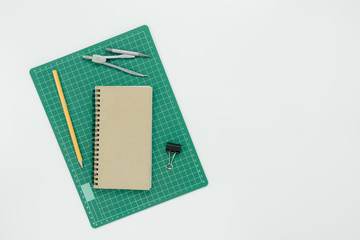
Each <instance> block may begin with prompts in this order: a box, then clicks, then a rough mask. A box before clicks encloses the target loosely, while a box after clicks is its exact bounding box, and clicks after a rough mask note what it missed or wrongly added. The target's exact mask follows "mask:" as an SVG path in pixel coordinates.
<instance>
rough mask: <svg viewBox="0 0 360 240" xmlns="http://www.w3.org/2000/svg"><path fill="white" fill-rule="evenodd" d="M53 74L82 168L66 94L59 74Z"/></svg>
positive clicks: (54, 72) (55, 72) (54, 71)
mask: <svg viewBox="0 0 360 240" xmlns="http://www.w3.org/2000/svg"><path fill="white" fill-rule="evenodd" d="M52 73H53V75H54V79H55V84H56V88H57V90H58V93H59V97H60V101H61V105H62V108H63V110H64V114H65V119H66V123H67V125H68V128H69V132H70V136H71V140H72V142H73V144H74V149H75V153H76V157H77V159H78V162H79V163H80V166H81V167H83V163H82V157H81V153H80V149H79V145H78V142H77V140H76V136H75V132H74V127H73V125H72V123H71V118H70V114H69V110H68V108H67V105H66V102H65V97H64V93H63V91H62V88H61V85H60V80H59V76H58V73H57V71H56V70H53V71H52Z"/></svg>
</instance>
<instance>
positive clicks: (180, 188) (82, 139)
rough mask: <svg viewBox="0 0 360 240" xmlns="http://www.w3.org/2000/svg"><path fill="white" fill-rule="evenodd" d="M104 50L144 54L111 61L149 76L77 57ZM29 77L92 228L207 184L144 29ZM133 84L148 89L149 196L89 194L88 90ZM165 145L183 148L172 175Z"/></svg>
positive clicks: (116, 192) (110, 192) (56, 62)
mask: <svg viewBox="0 0 360 240" xmlns="http://www.w3.org/2000/svg"><path fill="white" fill-rule="evenodd" d="M107 47H109V48H119V49H126V50H132V51H137V52H142V53H145V54H149V55H150V56H151V57H150V58H135V59H116V60H115V59H114V60H111V63H113V64H115V65H119V66H122V67H125V68H127V69H131V70H134V71H136V72H139V73H143V74H147V75H149V77H145V78H141V77H136V76H131V75H129V74H126V73H123V72H121V71H119V70H116V69H113V68H110V67H107V66H103V65H99V64H95V63H92V62H91V61H88V60H85V59H83V58H82V56H83V55H92V54H99V55H111V54H107V53H106V51H105V48H107ZM54 69H56V70H58V73H59V77H60V82H61V85H62V88H63V91H64V95H65V99H66V102H67V105H68V108H69V112H70V116H71V119H72V122H73V125H74V129H75V133H76V136H77V140H78V142H79V146H80V151H81V154H82V156H83V159H84V160H83V162H84V168H83V169H81V168H80V166H79V164H78V162H77V159H76V155H75V151H74V147H73V144H72V141H71V138H70V134H69V130H68V127H67V124H66V120H65V117H64V113H63V110H62V107H61V103H60V100H59V95H58V93H57V90H56V86H55V82H54V78H53V75H52V70H54ZM30 75H31V77H32V79H33V81H34V84H35V87H36V89H37V92H38V94H39V96H40V99H41V102H42V104H43V106H44V108H45V111H46V114H47V116H48V118H49V121H50V123H51V126H52V129H53V131H54V133H55V136H56V139H57V141H58V143H59V145H60V148H61V151H62V153H63V155H64V158H65V161H66V164H67V166H68V168H69V171H70V173H71V176H72V178H73V180H74V183H75V186H76V189H77V191H78V193H79V195H80V198H81V201H82V203H83V205H84V208H85V211H86V213H87V216H88V218H89V221H90V223H91V226H92V227H94V228H96V227H99V226H102V225H104V224H107V223H109V222H112V221H115V220H117V219H120V218H123V217H125V216H128V215H130V214H133V213H135V212H139V211H141V210H144V209H146V208H149V207H151V206H154V205H157V204H159V203H162V202H165V201H168V200H170V199H172V198H175V197H178V196H180V195H183V194H185V193H188V192H191V191H193V190H196V189H199V188H201V187H204V186H206V185H207V183H208V182H207V179H206V176H205V173H204V171H203V169H202V166H201V163H200V161H199V158H198V156H197V153H196V150H195V148H194V145H193V143H192V141H191V138H190V135H189V132H188V130H187V127H186V125H185V122H184V119H183V117H182V115H181V112H180V109H179V106H178V104H177V102H176V99H175V96H174V93H173V91H172V89H171V86H170V83H169V80H168V78H167V76H166V73H165V70H164V68H163V66H162V63H161V60H160V57H159V55H158V53H157V51H156V48H155V44H154V42H153V39H152V37H151V34H150V31H149V29H148V27H147V26H141V27H139V28H136V29H134V30H132V31H129V32H126V33H124V34H121V35H119V36H116V37H113V38H111V39H108V40H106V41H103V42H100V43H98V44H95V45H93V46H91V47H88V48H85V49H83V50H80V51H78V52H75V53H72V54H70V55H67V56H65V57H62V58H59V59H57V60H54V61H52V62H49V63H46V64H44V65H41V66H39V67H36V68H33V69H31V70H30ZM136 85H147V86H152V87H153V130H152V131H153V138H152V145H153V153H152V161H153V165H152V188H151V190H149V191H136V190H109V189H94V188H93V184H92V179H93V165H92V163H93V157H92V154H93V150H92V143H93V142H92V130H93V126H92V124H93V114H94V112H93V89H95V86H136ZM167 142H173V143H179V144H181V145H182V151H181V154H180V155H177V156H176V158H175V160H174V169H173V170H167V169H166V167H165V166H166V164H167V162H168V154H167V153H166V152H165V146H166V143H167Z"/></svg>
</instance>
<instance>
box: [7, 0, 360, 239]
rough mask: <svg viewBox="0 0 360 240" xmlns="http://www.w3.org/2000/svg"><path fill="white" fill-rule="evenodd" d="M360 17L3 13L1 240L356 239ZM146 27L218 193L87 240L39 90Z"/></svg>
mask: <svg viewBox="0 0 360 240" xmlns="http://www.w3.org/2000/svg"><path fill="white" fill-rule="evenodd" d="M359 10H360V2H359V1H355V0H353V1H351V0H342V1H340V0H339V1H332V0H330V1H328V0H327V1H325V0H324V1H321V0H304V1H283V0H255V1H235V0H234V1H228V0H222V1H188V0H182V1H176V3H173V2H171V1H165V0H164V1H159V0H156V1H90V0H87V1H69V0H63V1H57V2H51V1H36V0H34V1H7V0H5V1H4V0H2V1H1V3H0V34H1V35H0V53H1V58H0V79H1V94H0V100H1V104H2V107H1V108H2V110H1V117H0V124H1V126H2V127H1V137H0V143H1V144H0V146H1V148H0V149H1V152H0V153H1V158H0V159H1V164H0V171H1V174H0V239H87V240H91V239H148V240H150V239H172V240H176V239H267V240H269V239H276V240H278V239H292V240H294V239H307V240H309V239H327V240H330V239H346V240H349V239H359V238H360V230H359V229H360V228H359V224H360V204H359V202H360V191H359V185H360V174H359V168H360V161H359V159H360V148H359V146H360V78H359V77H360V72H359V63H360V57H359V56H360V45H359V43H360V32H359V23H360V15H359ZM143 24H147V25H149V27H150V30H151V33H152V35H153V38H154V40H155V44H156V45H157V48H158V51H159V54H160V56H161V58H162V61H163V64H164V66H165V69H166V71H167V74H168V77H169V79H170V82H171V84H172V86H173V89H174V92H175V95H176V97H177V99H178V102H179V105H180V107H181V110H182V113H183V115H184V118H185V120H186V122H187V126H188V128H189V131H190V133H191V135H192V138H193V141H194V143H195V146H196V148H197V151H198V154H199V156H200V159H201V162H202V164H203V167H204V169H205V172H206V174H207V177H208V179H209V186H207V187H206V188H203V189H201V190H198V191H195V192H193V193H190V194H187V195H184V196H182V197H179V198H177V199H174V200H171V201H169V202H166V203H164V204H161V205H158V206H156V207H153V208H150V209H148V210H145V211H142V212H140V213H137V214H135V215H132V216H130V217H126V218H124V219H122V220H119V221H116V222H114V223H111V224H108V225H106V226H103V227H101V228H98V229H96V230H94V229H92V228H91V227H90V224H89V222H88V220H87V217H86V214H85V211H84V209H83V207H82V205H81V201H80V199H79V197H78V194H77V192H76V190H75V187H74V185H73V182H72V179H71V177H70V174H69V172H68V170H67V167H66V165H65V162H64V159H63V156H62V154H61V152H60V149H59V146H58V144H57V142H56V139H55V136H54V134H53V132H52V129H51V127H50V124H49V122H48V120H47V117H46V115H45V112H44V110H43V107H42V105H41V102H40V99H39V97H38V95H37V92H36V90H35V87H34V85H33V83H32V80H31V78H30V75H29V73H28V72H29V70H30V68H32V67H35V66H38V65H40V64H43V63H46V62H48V61H50V60H53V59H56V58H59V57H62V56H64V55H67V54H69V53H71V52H74V51H77V50H79V49H82V48H85V47H88V46H90V45H92V44H95V43H97V42H99V41H102V40H105V39H108V38H110V37H113V36H115V35H118V34H120V33H122V32H125V31H128V30H131V29H133V28H135V27H138V26H140V25H143Z"/></svg>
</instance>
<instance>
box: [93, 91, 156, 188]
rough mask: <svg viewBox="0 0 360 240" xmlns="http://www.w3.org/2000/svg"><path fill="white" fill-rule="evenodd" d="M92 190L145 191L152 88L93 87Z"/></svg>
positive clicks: (149, 173) (149, 185)
mask: <svg viewBox="0 0 360 240" xmlns="http://www.w3.org/2000/svg"><path fill="white" fill-rule="evenodd" d="M94 131H95V133H94V134H95V138H94V145H95V147H94V188H108V189H133V190H149V189H150V188H151V154H152V147H151V141H152V139H151V138H152V134H151V131H152V88H151V87H148V86H134V87H131V86H130V87H120V86H97V87H96V88H95V129H94Z"/></svg>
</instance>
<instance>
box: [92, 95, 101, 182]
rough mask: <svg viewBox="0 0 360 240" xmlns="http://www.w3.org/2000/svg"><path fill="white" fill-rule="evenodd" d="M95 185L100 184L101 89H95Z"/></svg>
mask: <svg viewBox="0 0 360 240" xmlns="http://www.w3.org/2000/svg"><path fill="white" fill-rule="evenodd" d="M94 117H95V118H94V134H93V136H94V185H95V186H97V185H98V180H99V179H98V176H99V172H98V171H99V136H100V129H99V127H100V89H95V90H94Z"/></svg>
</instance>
